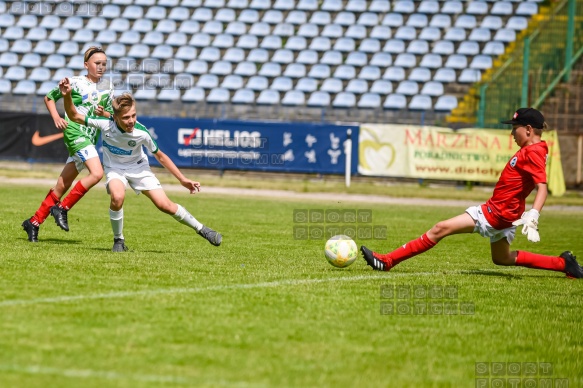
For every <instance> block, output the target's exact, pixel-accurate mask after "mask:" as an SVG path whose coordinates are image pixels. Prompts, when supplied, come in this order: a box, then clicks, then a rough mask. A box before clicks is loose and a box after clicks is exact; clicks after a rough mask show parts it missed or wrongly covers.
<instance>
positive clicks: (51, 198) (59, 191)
mask: <svg viewBox="0 0 583 388" xmlns="http://www.w3.org/2000/svg"><path fill="white" fill-rule="evenodd" d="M84 61H85V68H86V69H87V74H86V75H81V76H76V77H72V78H71V80H70V84H71V88H72V95H73V102H74V103H75V105H76V106H77V109H78V110H79V112H81V113H83V114H86V115H91V116H97V115H99V116H104V117H109V116H110V115H111V114H113V110H112V109H111V98H112V96H113V88H112V86H111V82H109V80H106V79H103V78H102V76H103V74H104V73H105V71H106V68H107V57H106V55H105V52H104V51H103V50H102V49H101V48H100V47H90V48H89V49H87V50H86V51H85V56H84ZM61 97H62V96H61V92H60V91H59V87H58V86H57V87H55V88H54V89H52V90H51V91H50V92H49V93H47V95H46V96H45V105H46V106H47V109H48V111H49V113H50V114H51V117H52V119H53V121H54V122H55V126H56V127H57V128H58V129H61V130H63V135H64V139H65V146H66V147H67V150H68V151H69V158H68V159H67V161H66V162H65V167H64V168H63V171H62V172H61V175H60V176H59V179H58V180H57V183H56V185H55V186H54V187H53V188H52V189H50V190H49V192H48V194H47V196H46V197H45V199H44V200H43V202H42V203H41V205H40V206H39V208H38V210H37V211H36V213H35V214H34V215H33V216H32V217H31V218H29V219H27V220H25V221H24V222H23V223H22V227H23V228H24V230H25V231H26V233H27V234H28V241H30V242H38V232H39V228H40V225H41V224H42V223H43V222H44V221H45V220H46V219H47V217H48V216H49V212H50V213H51V214H52V215H53V216H54V217H55V221H56V222H57V225H59V226H60V227H61V228H62V229H64V230H66V231H68V230H69V225H68V222H67V211H68V210H69V209H70V208H72V207H73V205H75V203H77V202H78V201H79V200H80V199H81V198H82V197H83V195H84V194H85V193H86V192H87V191H88V190H89V189H90V188H91V187H93V186H94V185H96V184H97V182H99V181H100V180H101V178H102V177H103V168H102V167H101V162H100V160H99V157H98V155H97V150H96V149H95V143H96V142H97V139H98V138H99V132H98V131H96V130H95V129H93V128H89V127H87V126H85V125H79V124H77V123H75V122H73V121H71V120H70V119H69V118H67V117H65V118H64V119H63V118H62V117H61V116H60V115H59V112H58V111H57V107H56V104H55V103H56V101H58V100H59V99H60V98H61ZM85 167H87V169H88V170H89V175H88V176H85V177H83V178H82V179H81V180H79V182H77V184H76V185H75V187H74V188H73V189H72V190H71V192H70V193H69V194H68V195H67V196H66V197H65V198H64V199H63V201H62V202H60V201H61V197H62V196H63V195H64V194H65V193H66V192H67V190H69V188H70V187H71V185H72V184H73V181H74V180H75V179H76V178H77V176H78V175H79V172H81V171H82V170H83V169H84V168H85ZM59 202H60V204H61V206H60V207H59V206H56V205H57V204H59Z"/></svg>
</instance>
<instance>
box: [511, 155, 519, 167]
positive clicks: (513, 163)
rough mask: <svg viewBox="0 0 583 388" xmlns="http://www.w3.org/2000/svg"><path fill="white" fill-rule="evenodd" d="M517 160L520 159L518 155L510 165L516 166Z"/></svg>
mask: <svg viewBox="0 0 583 388" xmlns="http://www.w3.org/2000/svg"><path fill="white" fill-rule="evenodd" d="M517 160H518V157H517V156H515V157H513V158H512V160H511V161H510V166H512V167H514V166H516V161H517Z"/></svg>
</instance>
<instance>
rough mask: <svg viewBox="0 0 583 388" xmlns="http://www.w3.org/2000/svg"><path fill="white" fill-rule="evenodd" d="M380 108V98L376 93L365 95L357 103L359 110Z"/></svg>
mask: <svg viewBox="0 0 583 388" xmlns="http://www.w3.org/2000/svg"><path fill="white" fill-rule="evenodd" d="M380 106H381V96H380V95H378V94H376V93H365V94H363V95H362V96H361V97H360V100H359V101H358V108H360V109H377V108H380Z"/></svg>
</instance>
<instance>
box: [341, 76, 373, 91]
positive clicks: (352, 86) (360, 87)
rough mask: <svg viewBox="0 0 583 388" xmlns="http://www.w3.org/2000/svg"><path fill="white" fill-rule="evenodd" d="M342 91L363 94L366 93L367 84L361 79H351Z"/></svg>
mask: <svg viewBox="0 0 583 388" xmlns="http://www.w3.org/2000/svg"><path fill="white" fill-rule="evenodd" d="M344 91H346V92H349V93H354V94H363V93H366V92H368V82H366V81H365V80H363V79H351V80H350V81H348V84H347V85H346V88H345V89H344Z"/></svg>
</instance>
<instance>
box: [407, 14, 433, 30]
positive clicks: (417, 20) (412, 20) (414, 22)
mask: <svg viewBox="0 0 583 388" xmlns="http://www.w3.org/2000/svg"><path fill="white" fill-rule="evenodd" d="M405 25H406V26H410V27H415V28H424V27H427V26H428V25H429V21H428V19H427V15H425V14H422V13H414V14H411V15H409V18H407V23H406V24H405Z"/></svg>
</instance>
